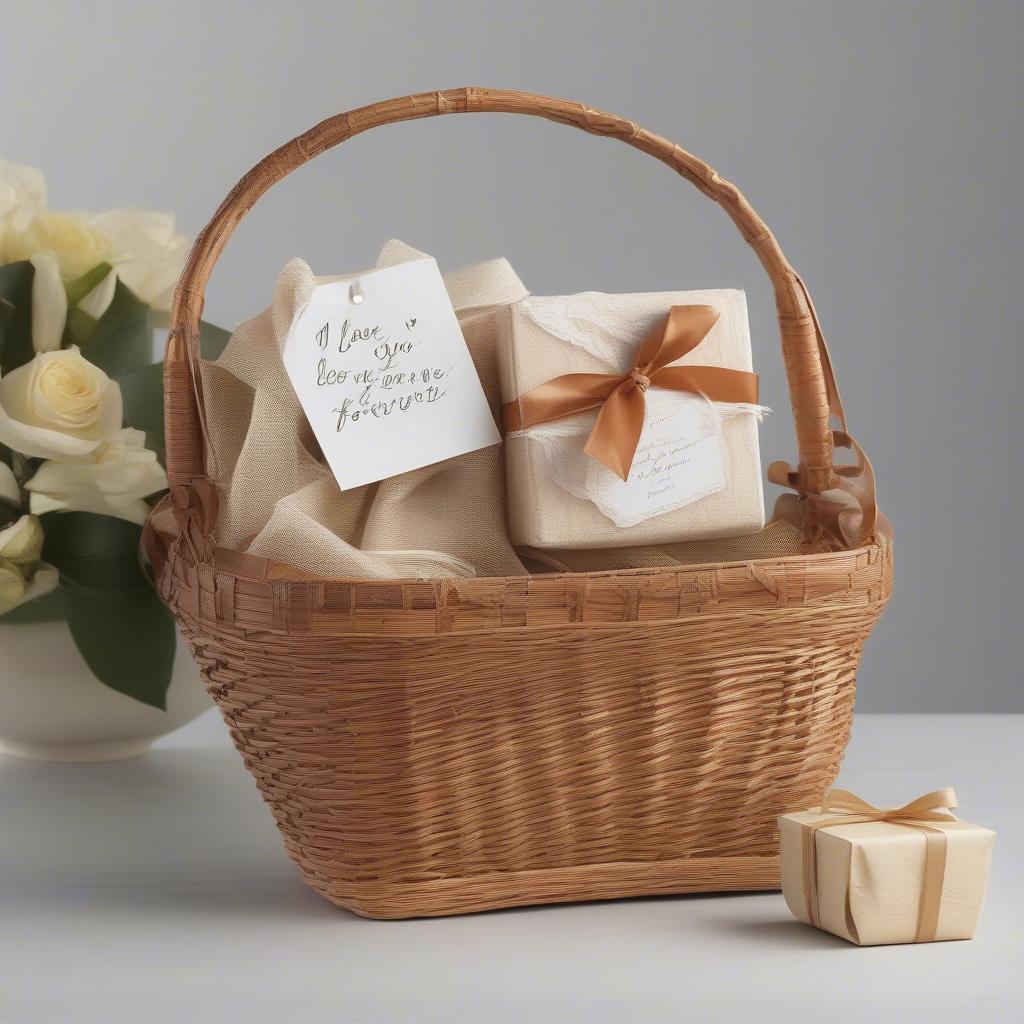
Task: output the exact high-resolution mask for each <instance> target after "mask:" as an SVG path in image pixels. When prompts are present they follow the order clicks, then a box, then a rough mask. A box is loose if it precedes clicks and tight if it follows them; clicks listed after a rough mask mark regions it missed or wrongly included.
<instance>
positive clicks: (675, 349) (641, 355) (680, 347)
mask: <svg viewBox="0 0 1024 1024" xmlns="http://www.w3.org/2000/svg"><path fill="white" fill-rule="evenodd" d="M716 323H718V310H717V309H715V307H714V306H673V307H672V308H671V309H670V310H669V311H668V316H667V317H665V320H664V321H663V322H662V324H661V325H660V326H659V327H657V328H656V329H655V330H653V331H652V332H651V333H650V334H649V335H648V336H647V337H646V338H645V339H644V341H643V343H642V344H641V346H640V348H639V349H638V350H637V354H636V359H635V360H634V364H633V365H634V366H636V367H637V368H638V369H639V370H640V371H641V372H642V373H645V374H647V375H650V374H651V373H653V372H654V371H655V370H660V369H661V368H662V367H664V366H668V364H669V363H674V362H675V361H676V360H677V359H680V358H681V357H682V356H685V355H686V353H687V352H691V351H693V349H695V348H696V347H697V346H698V345H699V344H700V343H701V342H702V341H703V340H704V338H705V337H706V336H707V334H708V332H709V331H710V330H711V328H712V327H714V326H715V324H716Z"/></svg>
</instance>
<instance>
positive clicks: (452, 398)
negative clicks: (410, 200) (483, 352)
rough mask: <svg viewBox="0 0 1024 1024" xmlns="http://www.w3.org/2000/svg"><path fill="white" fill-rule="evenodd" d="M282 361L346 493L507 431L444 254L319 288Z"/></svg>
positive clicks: (291, 333)
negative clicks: (470, 341) (440, 262)
mask: <svg viewBox="0 0 1024 1024" xmlns="http://www.w3.org/2000/svg"><path fill="white" fill-rule="evenodd" d="M282 358H283V360H284V367H285V370H286V371H287V373H288V377H289V379H290V380H291V382H292V386H293V387H294V388H295V393H296V395H297V396H298V398H299V401H300V402H301V404H302V408H303V410H304V411H305V413H306V417H307V418H308V419H309V423H310V426H311V427H312V428H313V433H314V434H315V435H316V439H317V441H318V442H319V443H320V447H321V449H323V453H324V457H325V458H326V459H327V464H328V465H329V466H330V467H331V471H332V472H333V473H334V475H335V477H336V478H337V480H338V485H339V486H340V487H341V489H342V490H348V489H349V488H352V487H359V486H360V485H362V484H368V483H372V482H373V481H375V480H384V479H386V478H388V477H392V476H397V475H398V474H400V473H406V472H408V471H409V470H412V469H418V468H419V467H421V466H429V465H432V464H433V463H435V462H441V461H443V460H444V459H450V458H452V457H453V456H455V455H462V454H464V453H466V452H471V451H476V450H477V449H478V448H486V447H488V446H489V445H492V444H498V443H499V442H500V440H501V437H500V435H499V434H498V430H497V427H496V426H495V424H494V418H493V416H492V415H491V410H490V407H489V406H488V404H487V399H486V397H485V396H484V391H483V388H482V387H481V385H480V378H479V377H478V376H477V372H476V367H475V366H474V365H473V360H472V358H471V356H470V354H469V349H467V347H466V341H465V339H464V338H463V336H462V331H461V329H460V328H459V323H458V320H457V319H456V317H455V310H454V309H452V304H451V302H450V301H449V298H448V293H447V291H446V290H445V287H444V282H443V281H442V280H441V274H440V271H439V270H438V269H437V263H436V261H435V260H433V259H430V258H424V259H414V260H410V261H409V262H407V263H400V264H397V265H395V266H390V267H379V268H377V269H374V270H367V271H365V272H363V273H360V274H354V275H352V276H349V277H344V278H333V279H331V281H330V282H328V283H325V284H320V285H317V287H316V288H315V289H314V290H313V294H312V295H311V296H310V300H309V302H308V303H307V304H306V305H305V306H304V307H302V309H300V310H299V312H298V314H297V315H296V317H295V319H294V321H293V322H292V326H291V329H290V330H289V332H288V335H287V337H286V338H285V341H284V346H283V350H282Z"/></svg>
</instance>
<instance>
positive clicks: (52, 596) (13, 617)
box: [0, 587, 64, 626]
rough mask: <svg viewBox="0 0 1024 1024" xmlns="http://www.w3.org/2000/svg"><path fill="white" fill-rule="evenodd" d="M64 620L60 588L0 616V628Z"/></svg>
mask: <svg viewBox="0 0 1024 1024" xmlns="http://www.w3.org/2000/svg"><path fill="white" fill-rule="evenodd" d="M63 618H64V599H63V598H62V597H61V594H60V587H58V588H57V589H56V590H51V591H50V592H49V593H48V594H43V596H42V597H37V598H36V599H35V600H34V601H26V602H25V603H24V604H19V605H18V607H17V608H12V609H11V611H9V612H7V613H6V614H4V615H0V626H5V625H12V626H13V625H20V624H22V623H26V622H59V621H60V620H61V619H63Z"/></svg>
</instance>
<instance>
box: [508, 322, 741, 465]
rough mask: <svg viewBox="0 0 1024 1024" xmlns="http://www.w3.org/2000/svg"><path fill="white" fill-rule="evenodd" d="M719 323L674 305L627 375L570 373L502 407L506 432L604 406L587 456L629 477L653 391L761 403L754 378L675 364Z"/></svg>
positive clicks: (640, 348) (723, 368)
mask: <svg viewBox="0 0 1024 1024" xmlns="http://www.w3.org/2000/svg"><path fill="white" fill-rule="evenodd" d="M717 321H718V311H717V310H716V309H714V308H713V307H712V306H673V307H672V308H671V309H670V310H669V314H668V316H667V317H666V318H665V322H664V323H663V324H662V325H661V326H660V327H658V328H657V329H656V330H654V331H652V332H651V333H650V334H649V335H648V336H647V337H646V338H645V339H644V341H643V343H642V344H641V345H640V347H639V349H637V353H636V357H635V358H634V360H633V365H632V366H631V367H630V369H629V370H628V371H627V372H626V373H619V374H615V373H566V374H563V375H562V376H561V377H555V378H553V379H552V380H549V381H547V382H546V383H544V384H541V385H540V386H539V387H536V388H534V389H533V390H532V391H527V392H526V393H525V394H523V395H520V396H519V398H517V399H516V400H514V401H512V402H507V403H506V404H505V405H504V406H503V407H502V419H503V421H504V425H505V430H506V432H511V431H514V430H526V429H527V428H529V427H534V426H537V425H538V424H539V423H550V422H551V421H552V420H558V419H562V418H564V417H566V416H573V415H575V414H576V413H579V412H586V411H587V410H589V409H597V408H600V412H599V413H598V414H597V422H596V423H595V424H594V429H593V430H592V431H591V432H590V438H589V439H588V441H587V444H586V448H585V449H584V451H586V453H587V454H588V455H592V456H593V457H594V458H595V459H597V460H598V461H599V462H602V463H604V465H606V466H607V467H608V468H609V469H610V470H611V471H612V472H613V473H615V474H616V475H617V476H619V477H621V478H622V479H623V480H625V479H626V478H627V477H628V476H629V470H630V467H631V466H632V465H633V456H634V455H635V454H636V446H637V444H638V442H639V440H640V432H641V431H642V430H643V425H644V415H645V414H646V411H647V400H646V398H645V397H644V394H645V392H646V391H647V389H648V388H649V387H655V388H665V389H667V390H669V391H692V392H695V393H696V394H699V395H703V396H704V397H705V398H707V399H710V400H711V401H713V402H743V403H747V404H750V405H756V404H757V400H758V397H757V396H758V382H757V374H756V373H750V372H748V371H746V370H729V369H726V368H725V367H722V366H690V365H687V366H670V365H669V363H674V362H675V361H676V360H677V359H680V358H681V357H682V356H684V355H686V353H687V352H690V351H692V350H693V349H695V348H696V347H697V346H698V345H699V344H700V343H701V342H702V341H703V340H704V338H705V337H706V335H707V333H708V331H710V330H711V328H712V327H714V326H715V323H716V322H717Z"/></svg>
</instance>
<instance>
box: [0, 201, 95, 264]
mask: <svg viewBox="0 0 1024 1024" xmlns="http://www.w3.org/2000/svg"><path fill="white" fill-rule="evenodd" d="M7 245H8V254H7V255H8V259H9V260H11V261H15V260H27V259H31V258H32V257H33V256H38V255H39V254H40V253H49V254H50V255H51V256H53V258H54V259H55V260H56V261H57V265H58V266H59V267H60V274H61V277H63V278H64V280H65V281H74V280H75V279H76V278H79V277H81V276H82V275H83V274H85V273H88V272H89V271H90V270H92V269H93V268H94V267H96V266H98V265H99V264H100V263H103V262H104V261H105V260H106V259H107V256H108V255H109V252H110V243H109V242H108V240H107V239H106V238H105V237H104V236H103V235H102V234H100V232H99V231H98V230H97V229H96V228H95V227H93V226H92V224H90V223H89V219H88V217H87V216H86V215H78V214H74V213H56V212H54V211H53V210H43V211H41V212H40V213H39V214H38V216H37V217H36V218H35V220H33V221H32V223H31V224H29V225H28V227H27V228H25V230H24V231H20V232H15V233H13V234H12V235H11V237H10V239H9V240H8V243H7Z"/></svg>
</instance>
